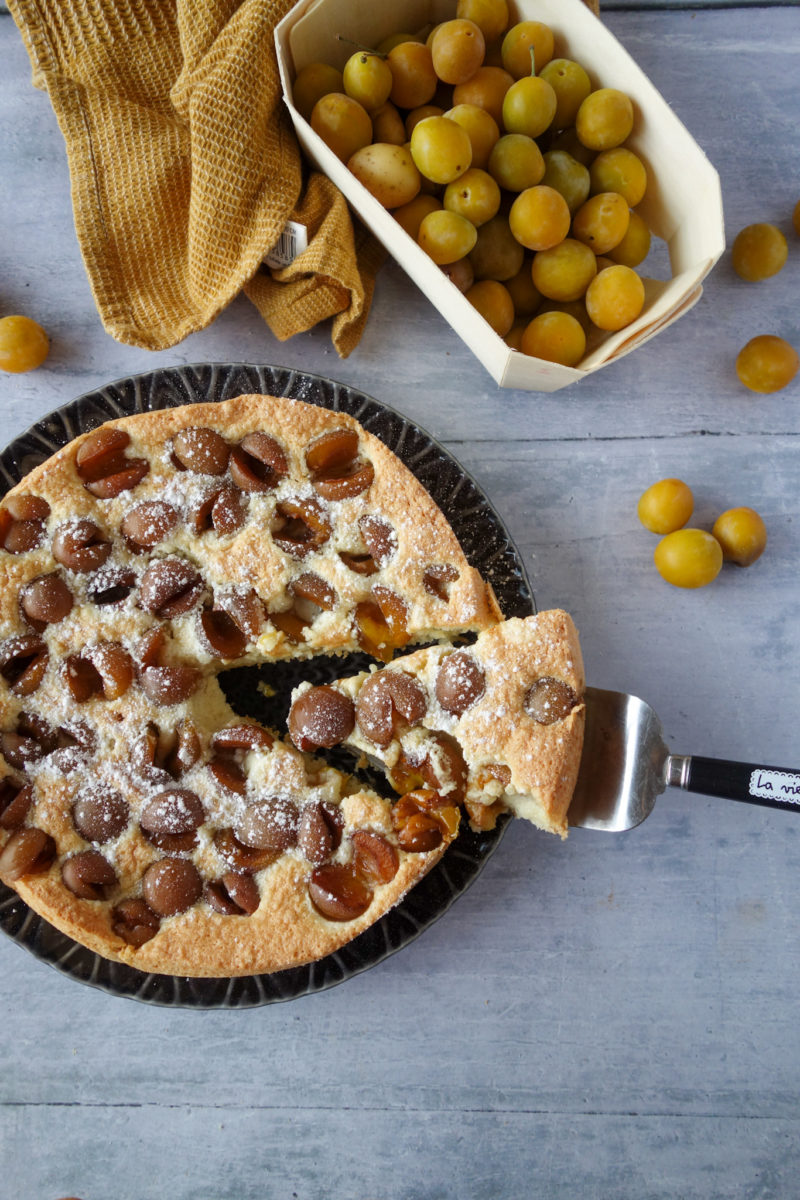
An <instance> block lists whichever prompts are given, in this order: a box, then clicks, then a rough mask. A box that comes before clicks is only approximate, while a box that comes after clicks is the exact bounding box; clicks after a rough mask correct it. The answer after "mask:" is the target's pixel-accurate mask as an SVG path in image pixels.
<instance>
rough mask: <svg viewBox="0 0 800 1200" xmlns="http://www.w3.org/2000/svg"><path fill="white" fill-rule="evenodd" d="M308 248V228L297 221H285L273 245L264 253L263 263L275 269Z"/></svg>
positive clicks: (286, 265)
mask: <svg viewBox="0 0 800 1200" xmlns="http://www.w3.org/2000/svg"><path fill="white" fill-rule="evenodd" d="M307 249H308V230H307V229H306V227H305V225H301V224H300V222H299V221H287V222H286V224H285V225H284V227H283V233H282V234H281V236H280V237H279V238H278V240H277V242H276V243H275V245H274V246H273V247H272V249H271V250H270V251H269V253H268V254H265V255H264V263H265V264H266V265H267V266H268V267H274V268H275V269H276V270H277V269H278V268H280V267H288V266H289V264H290V263H293V262H294V260H295V259H296V258H297V256H298V254H302V253H303V251H304V250H307Z"/></svg>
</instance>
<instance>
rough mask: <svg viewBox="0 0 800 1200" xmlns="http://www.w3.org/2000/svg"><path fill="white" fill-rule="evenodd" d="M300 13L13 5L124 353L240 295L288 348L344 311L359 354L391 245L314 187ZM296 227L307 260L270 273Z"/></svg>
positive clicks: (339, 330) (341, 345)
mask: <svg viewBox="0 0 800 1200" xmlns="http://www.w3.org/2000/svg"><path fill="white" fill-rule="evenodd" d="M292 3H293V0H8V7H9V9H10V11H11V13H12V15H13V17H14V19H15V21H16V22H17V25H18V26H19V28H20V31H21V33H22V36H23V39H24V41H25V45H26V47H27V50H28V54H29V55H30V59H31V63H32V65H33V82H34V84H35V85H36V86H37V87H40V88H43V89H45V90H46V91H47V92H48V94H49V96H50V100H51V103H52V105H53V109H54V110H55V114H56V117H57V118H58V122H59V125H60V127H61V131H62V133H63V135H64V140H65V142H66V146H67V157H68V160H69V169H70V177H71V182H72V200H73V209H74V214H75V228H76V231H77V235H78V242H79V244H80V248H81V253H82V255H83V260H84V263H85V265H86V270H87V273H88V275H89V281H90V284H91V287H92V293H93V295H94V299H95V303H96V304H97V308H98V311H99V313H100V317H101V319H102V322H103V325H104V326H105V328H106V329H107V330H108V332H109V333H110V334H111V335H112V336H113V337H115V338H117V339H118V340H119V341H121V342H128V343H130V344H132V345H135V346H143V347H145V348H146V349H149V350H161V349H164V348H165V347H167V346H173V345H175V343H176V342H179V341H181V339H182V338H184V337H186V335H187V334H189V333H192V332H194V331H195V330H198V329H202V328H204V327H205V326H206V325H208V324H209V323H210V322H211V321H213V319H214V318H215V317H216V316H217V314H218V313H219V312H220V311H221V310H222V309H223V308H225V306H226V305H227V304H229V303H230V301H231V300H232V299H233V298H234V296H236V295H237V293H238V292H240V291H241V290H242V289H244V291H245V292H246V294H247V295H248V296H249V297H250V299H251V300H252V301H253V303H254V304H255V305H256V307H257V308H258V310H259V312H260V313H261V315H262V316H263V317H264V320H265V321H266V322H267V324H268V325H269V326H270V328H271V329H272V331H273V333H274V334H275V336H276V337H278V338H279V339H280V340H281V341H283V340H285V339H286V338H289V337H291V336H292V335H293V334H295V333H300V332H302V331H303V330H306V329H310V328H311V327H312V326H313V325H316V324H317V323H318V322H319V321H323V320H325V319H326V318H328V317H333V318H334V320H333V328H332V334H333V342H334V345H335V347H336V349H337V351H338V352H339V354H340V355H341V356H342V357H343V358H344V357H346V356H347V355H348V354H349V353H350V352H351V350H353V348H354V347H355V346H356V345H357V343H358V341H359V338H360V337H361V333H362V330H363V327H364V322H365V321H366V318H367V313H368V311H369V305H370V301H371V298H372V291H373V287H374V279H375V272H376V271H377V269H378V266H379V265H380V262H381V260H382V258H383V251H382V249H381V248H380V247H379V246H378V243H377V242H376V241H375V239H374V238H373V237H372V235H371V234H369V233H368V232H367V231H366V230H365V229H364V228H363V227H362V226H360V225H356V227H355V230H354V227H353V223H352V221H351V219H350V214H349V211H348V208H347V205H346V203H345V201H344V199H343V197H342V195H341V193H340V192H339V191H338V190H337V189H336V188H335V187H334V185H333V184H332V183H331V182H330V180H329V179H327V178H326V177H325V176H324V175H320V174H318V173H313V172H312V173H310V174H307V175H306V177H304V172H303V168H302V164H301V157H300V150H299V147H298V144H297V141H296V139H295V136H294V133H293V130H292V128H291V123H290V121H289V117H288V113H287V111H286V108H285V106H284V105H283V102H282V98H281V85H280V79H279V75H278V67H277V62H276V58H275V49H274V43H273V30H274V28H275V25H276V24H277V22H278V21H279V20H280V19H281V18H282V17H283V16H285V14H286V13H287V12H288V10H289V9H290V8H291V6H292ZM586 3H587V4H588V6H589V7H590V8H592V9H593V10H594V11H595V12H596V11H597V0H586ZM290 217H291V218H294V219H296V220H297V221H299V222H301V223H302V224H304V225H305V226H306V227H307V228H308V235H309V245H308V248H307V250H305V251H304V252H303V253H301V254H300V255H298V257H297V258H296V259H295V260H294V262H292V263H291V265H290V266H288V267H285V268H283V269H281V270H271V271H268V270H264V269H260V264H261V262H262V259H263V257H264V255H265V253H266V252H267V251H268V250H269V249H271V248H272V247H273V246H274V245H275V244H276V242H277V241H278V239H279V237H280V235H281V233H282V231H283V228H284V226H285V224H286V221H287V219H288V218H290Z"/></svg>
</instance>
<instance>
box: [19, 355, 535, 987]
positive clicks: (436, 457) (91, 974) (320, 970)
mask: <svg viewBox="0 0 800 1200" xmlns="http://www.w3.org/2000/svg"><path fill="white" fill-rule="evenodd" d="M246 393H262V394H265V395H273V396H290V397H292V398H294V399H297V400H305V401H306V402H307V403H309V404H318V405H321V406H322V407H325V408H331V409H335V410H340V411H342V412H346V413H349V414H350V415H351V416H353V417H355V418H356V419H357V420H359V421H360V422H361V424H362V425H364V427H365V428H366V429H368V430H369V431H370V433H373V434H375V435H376V436H377V437H379V438H380V439H381V441H383V442H385V443H386V445H387V446H389V448H390V449H391V450H393V451H394V452H395V454H397V455H398V457H399V458H400V459H402V461H403V462H404V463H405V464H406V466H407V467H409V468H410V470H412V471H413V472H414V474H415V475H416V476H417V478H418V479H419V480H420V482H421V483H422V484H424V486H425V487H426V488H427V489H428V491H429V492H430V494H431V495H432V496H433V498H434V500H435V501H436V502H437V504H438V505H439V507H440V508H441V509H442V510H443V512H444V513H445V516H446V517H447V518H448V520H449V521H450V523H451V525H452V526H453V529H454V530H455V532H456V534H457V536H458V538H459V541H460V542H461V545H462V546H463V548H464V552H465V553H466V556H467V558H468V559H469V561H470V562H471V563H472V565H473V566H474V567H477V568H478V570H479V571H480V572H481V573H482V574H483V576H484V578H486V579H488V580H489V581H490V582H491V584H492V586H493V587H494V590H495V592H496V594H497V598H498V601H499V603H500V607H501V608H502V610H503V612H504V614H505V615H506V616H507V617H515V616H519V617H525V616H529V615H530V614H531V613H532V612H533V611H534V600H533V595H532V592H531V588H530V584H529V582H528V579H527V576H526V573H525V568H524V566H523V564H522V561H521V559H520V556H519V554H518V552H517V550H516V548H515V547H514V545H513V544H512V542H511V539H510V538H509V536H508V533H507V532H506V530H505V528H504V526H503V523H502V521H501V520H500V518H499V517H498V515H497V513H496V512H495V511H494V509H493V508H492V506H491V504H490V503H489V501H488V500H487V498H486V497H485V496H484V494H483V492H481V490H480V488H479V487H478V486H477V484H476V483H475V482H474V481H473V480H472V479H471V478H470V476H469V475H467V473H466V472H465V471H464V469H463V467H461V466H460V465H459V464H458V463H457V462H456V460H455V459H454V458H453V457H452V456H451V455H450V454H448V453H447V451H446V450H444V449H443V448H442V446H440V445H439V444H438V443H437V442H435V441H434V440H433V438H431V437H430V435H429V434H427V433H426V432H425V431H424V430H423V429H420V428H419V426H417V425H414V424H412V422H411V421H409V420H407V419H406V418H405V417H403V416H401V415H400V413H397V412H395V411H394V410H392V409H390V408H387V407H386V406H385V405H383V404H379V403H378V401H377V400H373V399H372V398H371V397H370V396H366V395H364V394H363V393H362V392H357V391H355V390H354V389H352V388H349V387H346V386H344V384H340V383H334V382H333V381H332V380H330V379H323V378H321V377H320V376H318V375H307V374H305V373H304V372H301V371H291V370H288V369H286V368H284V367H264V366H252V365H249V364H241V363H234V364H224V365H223V364H198V365H196V366H186V367H176V368H169V369H166V370H158V371H152V372H149V373H148V374H145V375H137V376H135V377H133V378H131V379H121V380H119V381H117V382H116V383H111V384H109V385H108V386H107V387H104V388H102V389H100V391H97V392H89V393H87V394H86V395H85V396H81V397H79V398H78V399H77V400H73V401H72V403H71V404H66V405H64V407H63V408H59V409H57V410H56V411H55V412H53V413H51V414H50V415H49V416H47V417H44V418H43V419H42V420H41V421H39V422H37V424H36V425H34V426H33V428H32V429H29V430H28V432H27V433H24V434H23V435H22V436H21V437H18V438H16V439H15V440H14V441H13V442H12V443H11V445H10V446H8V447H7V449H6V450H4V451H3V453H2V455H0V472H1V473H2V478H0V488H2V491H6V490H7V489H8V488H10V487H12V486H13V485H14V484H15V483H17V482H18V481H19V480H20V479H21V478H22V477H23V476H24V475H26V474H27V473H28V471H30V470H31V469H32V468H33V467H35V466H37V465H38V464H39V463H41V462H43V461H44V460H45V459H46V458H49V456H50V455H51V454H53V453H54V452H55V451H56V450H58V449H60V448H61V447H62V446H64V445H66V443H67V442H69V441H71V440H72V438H74V437H76V436H77V435H78V434H79V433H85V432H86V431H87V430H90V429H94V428H95V427H96V426H97V425H100V424H102V423H103V422H104V421H108V420H111V419H112V418H114V417H123V416H129V415H130V414H131V413H137V412H149V411H151V410H153V409H159V408H172V407H175V406H177V405H180V404H195V403H198V402H207V401H220V400H228V399H230V398H231V397H233V396H240V395H244V394H246ZM364 661H365V660H364V658H363V656H358V655H353V656H350V658H349V659H348V660H345V661H344V662H343V660H342V659H341V658H337V659H335V660H334V661H333V662H332V663H329V662H327V661H326V660H325V659H316V660H315V661H314V662H313V663H311V664H309V663H300V664H280V665H279V666H273V667H262V668H246V669H244V668H243V669H239V670H232V671H229V672H226V674H225V675H224V676H222V682H223V685H224V688H225V691H226V693H227V695H228V697H229V699H230V701H231V703H232V704H233V706H234V707H235V708H236V710H237V711H238V712H240V713H241V714H242V715H243V716H244V715H246V716H249V717H253V718H257V719H260V720H262V721H264V722H265V723H267V724H270V725H277V726H278V727H279V728H280V727H281V726H284V723H285V716H286V712H287V708H288V703H287V701H288V695H289V692H290V691H291V689H292V688H293V687H294V686H296V684H297V683H298V682H299V681H300V679H301V678H307V679H309V678H310V679H313V681H314V682H324V681H325V680H326V679H327V678H332V677H333V676H334V675H341V674H344V673H347V672H348V671H350V670H355V669H361V668H362V666H363V664H364ZM334 663H335V665H334ZM259 676H260V677H261V679H265V678H268V679H269V682H270V685H271V689H272V690H274V692H275V696H274V697H273V698H272V699H271V700H269V701H268V700H266V699H265V697H264V695H263V693H262V691H261V690H260V689H259V688H258V682H259ZM339 765H342V766H344V767H345V768H346V769H351V770H352V760H350V761H347V760H342V761H341V764H339ZM368 782H369V783H371V784H372V786H374V787H377V788H378V790H381V791H383V792H384V794H386V791H385V789H386V784H385V782H384V781H383V779H382V778H377V777H371V778H369V779H368ZM503 832H504V825H503V824H501V825H499V826H498V828H497V829H495V830H493V831H492V832H490V833H481V834H476V833H473V832H472V831H471V830H469V829H465V831H464V832H462V833H461V834H460V835H459V837H458V839H457V841H456V842H455V843H454V844H453V845H452V846H451V847H450V849H449V850H448V851H447V854H446V855H445V856H444V858H443V859H442V861H441V862H440V863H439V864H438V866H436V867H435V868H434V869H433V870H432V871H431V872H430V873H429V874H428V875H427V876H425V878H424V879H423V880H422V881H421V882H420V883H418V884H417V886H416V887H415V888H413V890H412V891H411V892H410V893H409V894H408V895H407V896H406V898H405V899H404V900H403V901H402V903H400V904H398V905H397V907H396V908H394V909H392V911H391V912H389V913H387V914H386V916H384V917H383V918H382V919H381V920H380V921H377V922H376V923H375V924H374V925H373V926H372V927H371V928H370V929H368V930H366V932H365V933H362V934H361V935H360V937H357V938H356V939H355V940H354V941H352V942H350V943H349V944H348V945H347V946H345V947H344V948H343V949H341V950H339V951H338V952H337V953H336V954H331V955H329V956H328V957H327V958H324V959H322V960H321V961H320V962H316V963H312V964H311V965H310V966H307V967H296V968H292V969H291V970H288V971H279V972H275V973H274V974H271V975H253V976H247V977H243V978H238V979H189V978H184V977H179V976H171V975H148V974H145V973H144V972H142V971H137V970H136V969H135V968H134V967H128V966H124V965H123V964H121V963H115V962H109V961H108V960H107V959H105V958H101V957H100V956H99V955H97V954H95V953H94V952H93V951H91V950H87V949H86V948H85V947H84V946H81V945H78V943H76V942H74V941H72V939H71V938H68V937H66V936H65V935H64V934H62V933H59V932H58V930H56V929H54V928H53V927H52V926H51V925H49V924H48V923H47V922H46V921H44V920H43V919H42V918H41V917H40V916H38V915H37V914H36V913H34V912H32V911H31V910H30V909H29V908H28V906H27V905H26V904H24V903H23V902H22V901H21V900H20V899H19V897H18V896H17V895H16V893H15V892H13V891H11V890H10V889H9V888H6V887H4V886H3V885H2V884H0V929H2V930H3V932H5V933H6V934H8V936H9V937H11V938H13V940H14V941H15V942H17V943H18V944H19V945H20V946H24V947H25V948H26V949H27V950H29V951H30V952H31V953H32V954H33V955H34V956H35V957H36V958H39V959H41V960H42V961H43V962H46V963H49V964H50V965H51V966H53V967H55V968H56V969H57V970H58V971H61V972H62V973H63V974H64V975H68V976H70V977H71V978H72V979H77V980H79V981H80V982H81V983H86V984H90V985H91V986H93V987H97V988H100V989H102V990H103V991H106V992H111V993H112V994H113V995H115V996H127V997H129V998H131V999H134V1000H141V1001H143V1002H145V1003H148V1004H161V1005H170V1006H174V1007H180V1008H250V1007H255V1006H257V1005H262V1004H271V1003H274V1002H276V1001H279V1000H292V999H294V998H295V997H298V996H305V995H308V994H309V993H311V992H318V991H322V990H323V989H324V988H328V987H332V986H333V985H334V984H337V983H341V982H343V981H344V980H346V979H349V978H350V977H351V976H352V975H356V974H358V973H359V972H360V971H364V970H366V969H367V968H368V967H372V966H375V965H376V964H377V963H379V962H381V961H382V960H383V959H385V958H386V957H387V956H388V955H390V954H393V953H394V952H395V951H396V950H400V949H402V947H403V946H406V945H407V944H408V943H409V942H411V941H413V940H414V938H416V937H417V936H418V935H419V934H420V933H422V931H423V930H425V929H427V928H428V926H429V925H431V924H432V923H433V922H434V921H435V920H436V919H437V918H438V917H440V916H441V915H442V914H443V913H444V912H446V911H447V909H448V908H449V907H450V905H451V904H452V903H453V901H454V900H456V899H457V898H458V897H459V896H460V895H461V894H462V892H464V891H466V889H467V888H468V887H469V885H470V884H471V883H472V882H473V880H474V879H475V878H476V877H477V875H478V874H479V873H480V871H481V868H482V867H483V866H484V865H485V863H486V862H487V860H488V859H489V857H490V855H491V854H493V853H494V851H495V849H496V848H497V846H498V845H499V843H500V840H501V838H502V836H503Z"/></svg>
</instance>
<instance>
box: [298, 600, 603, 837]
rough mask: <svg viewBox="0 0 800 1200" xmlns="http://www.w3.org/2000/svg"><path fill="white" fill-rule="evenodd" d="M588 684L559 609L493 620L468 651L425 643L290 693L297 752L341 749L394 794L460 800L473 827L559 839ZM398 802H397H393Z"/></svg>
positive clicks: (564, 827)
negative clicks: (516, 821) (518, 826)
mask: <svg viewBox="0 0 800 1200" xmlns="http://www.w3.org/2000/svg"><path fill="white" fill-rule="evenodd" d="M584 689H585V680H584V674H583V662H582V658H581V651H580V645H579V643H578V635H577V632H576V630H575V626H574V624H573V622H572V619H571V618H570V617H569V615H568V614H567V613H565V612H562V611H560V610H551V611H548V612H543V613H540V614H539V615H538V616H532V617H528V618H526V619H525V620H521V619H518V618H515V619H513V620H510V621H504V622H500V623H499V624H497V625H495V626H493V627H492V628H491V629H487V630H485V631H484V632H482V633H481V634H479V635H478V638H477V640H476V641H475V643H474V645H471V646H468V647H464V648H460V649H456V648H454V647H452V646H433V647H429V648H426V649H423V650H416V651H413V652H412V653H410V654H406V655H404V656H403V657H401V658H398V659H396V660H395V661H394V662H393V663H392V664H391V665H390V666H387V667H384V668H382V669H381V670H377V671H373V672H361V673H360V674H359V675H356V676H353V677H351V678H347V679H339V680H337V681H336V682H334V683H332V684H330V685H326V686H323V687H317V688H312V687H311V686H310V685H308V684H301V685H300V687H299V688H297V689H296V690H295V692H294V694H293V700H292V709H291V713H290V717H289V732H290V734H291V736H292V739H293V740H294V742H295V744H296V745H297V746H300V747H302V748H303V749H306V750H310V749H318V748H321V747H326V746H332V745H335V744H337V743H339V742H344V743H345V744H346V745H347V746H349V747H351V748H352V749H353V750H355V751H357V752H359V753H362V754H366V755H367V756H368V757H369V758H370V759H372V760H373V761H376V762H378V763H379V764H381V765H382V766H383V767H384V768H385V770H386V773H387V776H388V778H389V781H390V782H391V784H392V786H393V787H394V788H395V789H396V790H397V791H398V792H400V793H405V792H407V791H409V790H412V789H414V790H417V789H420V788H429V789H432V790H433V791H434V792H435V793H437V794H438V795H440V796H441V797H442V798H443V799H446V800H448V801H449V802H451V803H463V804H464V806H465V808H466V810H467V812H468V814H469V818H470V822H471V824H472V825H473V827H474V828H478V829H487V828H492V827H493V826H494V823H495V821H496V819H497V817H498V815H499V814H500V813H502V812H507V811H508V812H511V813H513V814H514V815H515V816H518V817H524V818H526V819H527V820H529V821H532V822H533V823H534V824H535V825H538V826H539V827H540V828H542V829H546V830H549V831H550V832H552V833H558V834H560V835H561V836H562V837H564V836H566V832H567V810H568V808H569V803H570V799H571V797H572V792H573V789H574V786H575V780H576V778H577V773H578V767H579V764H580V757H581V749H582V744H583V727H584V714H585V710H584V703H583V695H584ZM401 803H402V802H401Z"/></svg>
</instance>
